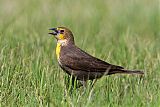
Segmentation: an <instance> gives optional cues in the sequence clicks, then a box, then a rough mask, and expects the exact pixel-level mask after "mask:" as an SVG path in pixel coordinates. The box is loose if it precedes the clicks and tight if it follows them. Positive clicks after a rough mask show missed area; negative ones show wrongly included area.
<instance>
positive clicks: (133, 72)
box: [107, 69, 144, 75]
mask: <svg viewBox="0 0 160 107" xmlns="http://www.w3.org/2000/svg"><path fill="white" fill-rule="evenodd" d="M117 73H120V74H140V75H143V74H144V73H143V72H142V71H140V70H125V69H117V70H111V71H109V72H108V74H107V75H111V74H117Z"/></svg>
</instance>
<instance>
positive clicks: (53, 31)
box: [48, 28, 58, 35]
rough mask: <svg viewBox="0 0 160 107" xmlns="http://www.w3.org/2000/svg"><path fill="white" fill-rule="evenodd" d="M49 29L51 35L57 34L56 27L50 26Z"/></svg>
mask: <svg viewBox="0 0 160 107" xmlns="http://www.w3.org/2000/svg"><path fill="white" fill-rule="evenodd" d="M49 30H51V31H52V32H50V33H48V34H51V35H57V34H58V30H57V28H50V29H49Z"/></svg>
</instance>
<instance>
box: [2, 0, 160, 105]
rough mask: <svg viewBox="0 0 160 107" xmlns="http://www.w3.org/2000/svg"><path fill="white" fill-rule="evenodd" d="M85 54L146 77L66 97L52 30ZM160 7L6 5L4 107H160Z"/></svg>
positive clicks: (151, 3) (112, 79) (107, 80)
mask: <svg viewBox="0 0 160 107" xmlns="http://www.w3.org/2000/svg"><path fill="white" fill-rule="evenodd" d="M58 26H65V27H68V28H69V29H71V30H72V32H73V34H74V36H75V41H76V44H77V45H78V46H79V47H80V48H82V49H84V50H85V51H86V52H88V53H90V54H91V55H93V56H96V57H98V58H100V59H103V60H105V61H107V62H110V63H114V64H118V65H123V66H125V67H126V68H128V69H141V70H143V71H144V72H145V76H144V77H139V76H136V75H134V76H133V75H112V76H108V77H103V78H101V79H99V80H98V81H97V83H96V84H95V86H94V88H93V89H91V88H87V89H86V91H85V92H82V90H81V89H77V90H74V91H73V93H72V95H70V94H69V93H68V94H66V96H64V89H65V84H64V78H65V76H66V73H64V72H63V71H62V70H61V69H60V68H59V67H58V64H57V61H56V58H55V47H56V41H55V39H54V37H50V36H49V35H48V29H49V28H51V27H58ZM159 90H160V1H159V0H121V1H118V0H114V1H113V0H99V1H98V0H89V1H86V0H81V1H78V0H77V1H75V0H25V1H24V0H23V1H22V0H0V102H1V103H0V106H2V107H6V106H29V107H35V106H52V107H62V106H64V107H65V106H76V107H152V106H153V107H159V106H160V91H159Z"/></svg>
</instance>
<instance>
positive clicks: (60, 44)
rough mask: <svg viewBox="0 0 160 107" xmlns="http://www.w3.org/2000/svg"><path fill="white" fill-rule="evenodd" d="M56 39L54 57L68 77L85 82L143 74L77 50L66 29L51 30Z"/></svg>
mask: <svg viewBox="0 0 160 107" xmlns="http://www.w3.org/2000/svg"><path fill="white" fill-rule="evenodd" d="M50 30H52V32H50V33H49V34H51V35H54V36H55V38H56V39H57V48H56V55H57V59H58V62H59V65H60V66H61V68H62V69H63V70H64V71H65V72H67V73H68V74H69V75H72V76H74V77H76V78H77V79H78V80H81V81H83V82H86V81H87V80H93V79H97V78H100V77H102V76H103V75H111V74H116V73H126V74H143V72H142V71H139V70H126V69H124V68H123V67H121V66H117V65H112V64H109V63H107V62H105V61H102V60H100V59H98V58H95V57H93V56H91V55H89V54H88V53H86V52H84V51H83V50H81V49H80V48H78V47H77V46H76V45H75V43H74V36H73V34H72V32H71V31H70V30H69V29H68V28H66V27H58V28H51V29H50Z"/></svg>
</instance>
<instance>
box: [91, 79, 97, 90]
mask: <svg viewBox="0 0 160 107" xmlns="http://www.w3.org/2000/svg"><path fill="white" fill-rule="evenodd" d="M96 82H97V79H94V80H93V81H92V84H91V88H93V86H94V84H95V83H96Z"/></svg>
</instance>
